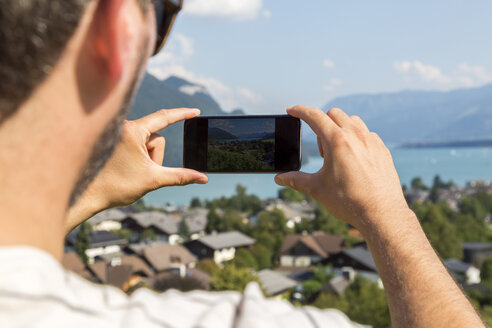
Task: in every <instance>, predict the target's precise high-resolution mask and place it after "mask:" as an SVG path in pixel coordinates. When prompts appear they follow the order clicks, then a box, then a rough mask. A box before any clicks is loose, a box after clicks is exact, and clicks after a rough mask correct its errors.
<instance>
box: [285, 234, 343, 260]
mask: <svg viewBox="0 0 492 328" xmlns="http://www.w3.org/2000/svg"><path fill="white" fill-rule="evenodd" d="M342 245H343V237H341V236H338V235H327V234H325V233H323V232H316V233H314V234H312V235H302V234H294V235H287V236H286V237H285V239H284V243H283V245H282V248H281V251H280V265H281V266H294V267H306V266H310V265H313V264H316V263H319V262H321V261H323V260H326V259H328V258H329V257H331V256H333V255H334V254H338V253H339V252H340V251H341V250H342Z"/></svg>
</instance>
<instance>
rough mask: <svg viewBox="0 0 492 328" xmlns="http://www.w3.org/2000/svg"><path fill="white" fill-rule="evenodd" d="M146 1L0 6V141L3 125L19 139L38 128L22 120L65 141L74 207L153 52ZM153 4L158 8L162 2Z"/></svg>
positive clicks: (61, 0)
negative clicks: (32, 121) (32, 120)
mask: <svg viewBox="0 0 492 328" xmlns="http://www.w3.org/2000/svg"><path fill="white" fill-rule="evenodd" d="M151 3H152V1H151V0H18V1H8V2H7V3H5V4H2V6H0V31H2V33H0V42H1V44H2V45H3V46H2V47H1V48H0V138H1V132H2V128H5V130H7V129H8V125H12V126H14V125H15V126H17V128H16V129H13V130H14V131H19V133H25V131H26V130H29V129H31V128H32V129H36V127H35V126H29V121H27V120H25V119H24V120H23V121H22V116H23V114H25V115H26V116H30V117H38V118H40V119H39V120H36V123H39V125H43V127H44V128H45V129H43V131H40V132H41V133H42V134H44V136H39V137H43V138H45V141H46V140H49V142H50V143H53V142H57V141H62V142H60V143H63V141H65V142H66V145H65V147H67V148H66V153H65V156H66V157H70V156H72V161H71V162H72V166H73V168H74V169H75V171H78V176H76V180H75V181H72V182H74V185H73V188H72V193H71V196H70V198H69V202H70V203H71V204H73V203H74V202H75V201H76V199H77V197H78V196H79V195H80V194H81V193H82V192H83V190H84V189H85V187H86V186H87V185H88V184H89V182H90V181H91V180H92V179H93V178H94V177H95V175H96V174H97V172H98V171H99V170H100V169H101V168H102V166H103V165H104V163H105V162H106V160H107V158H108V157H109V156H110V155H111V153H112V150H113V148H114V146H115V144H116V143H117V141H118V139H119V133H120V128H121V125H122V123H123V121H124V118H125V117H126V114H127V112H128V109H129V107H130V105H131V100H132V96H133V94H134V91H135V89H136V88H137V86H138V81H139V78H140V76H141V73H142V71H143V67H144V66H145V63H146V61H147V59H148V57H149V56H150V55H151V54H152V53H153V51H154V50H155V42H154V40H155V38H156V33H155V30H156V28H155V17H154V9H153V5H152V4H151ZM154 3H155V4H158V6H156V7H160V6H161V5H162V3H163V2H162V1H154ZM157 9H158V10H161V9H162V8H157ZM157 18H158V20H159V18H162V16H159V15H157ZM158 23H160V22H158ZM163 23H164V25H165V22H163ZM161 27H165V26H163V25H162V24H161ZM57 105H58V106H57ZM60 105H61V106H64V108H60ZM61 117H62V118H61ZM60 118H61V119H60ZM22 124H23V126H22ZM19 125H20V126H21V127H23V128H25V129H19V128H18V127H19ZM67 131H70V132H71V133H70V134H67V133H66V132H67ZM60 132H62V134H63V137H62V136H61V135H60V134H59V133H60ZM57 133H58V134H57ZM50 134H51V135H50ZM34 137H38V136H34ZM50 137H51V138H50ZM61 138H63V140H60V139H61ZM69 139H71V140H69ZM33 146H34V143H33ZM72 147H73V148H72ZM50 149H51V148H50V147H47V148H46V149H44V150H46V152H45V154H46V155H48V156H52V157H53V158H56V157H57V156H61V154H56V153H51V154H49V153H48V152H49V150H50ZM13 155H14V156H15V155H16V154H13ZM69 159H70V158H65V160H67V161H68V160H69ZM59 161H60V162H62V161H63V160H62V159H61V158H59ZM67 164H68V163H67ZM80 172H81V173H80ZM67 173H68V172H67ZM65 178H69V177H65ZM72 178H73V177H72Z"/></svg>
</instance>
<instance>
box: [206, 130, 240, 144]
mask: <svg viewBox="0 0 492 328" xmlns="http://www.w3.org/2000/svg"><path fill="white" fill-rule="evenodd" d="M224 139H229V140H232V139H237V136H235V135H233V134H230V133H229V132H227V131H224V130H222V129H220V128H209V129H208V140H211V141H217V140H224Z"/></svg>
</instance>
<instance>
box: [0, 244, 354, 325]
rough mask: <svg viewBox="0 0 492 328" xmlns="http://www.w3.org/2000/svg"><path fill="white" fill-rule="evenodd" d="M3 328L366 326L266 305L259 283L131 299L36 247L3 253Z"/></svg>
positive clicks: (338, 316) (143, 292)
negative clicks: (241, 289) (234, 288)
mask: <svg viewBox="0 0 492 328" xmlns="http://www.w3.org/2000/svg"><path fill="white" fill-rule="evenodd" d="M0 327H2V328H10V327H15V328H17V327H29V328H34V327H46V328H48V327H49V328H55V327H67V328H75V327H84V328H97V327H105V328H108V327H120V328H126V327H138V328H147V327H176V328H187V327H198V328H205V327H210V328H212V327H213V328H222V327H238V328H246V327H254V328H263V327H265V328H266V327H268V328H275V327H282V328H283V327H296V328H299V327H337V328H338V327H340V328H342V327H346V328H353V327H361V326H360V325H357V324H354V323H352V322H351V321H350V320H349V319H348V318H347V317H346V316H345V315H344V314H343V313H341V312H339V311H337V310H318V309H315V308H313V307H303V308H296V307H294V306H292V305H291V304H290V303H288V302H286V301H280V300H276V299H266V298H264V297H263V295H262V293H261V291H260V289H259V287H258V285H257V284H255V283H252V284H250V285H248V287H247V288H246V290H245V291H244V293H243V294H241V293H237V292H220V293H217V292H205V291H193V292H188V293H182V292H179V291H176V290H170V291H167V292H165V293H162V294H157V293H155V292H153V291H150V290H148V289H145V288H142V289H139V290H137V291H136V292H135V293H133V294H132V296H127V295H126V294H125V293H123V292H122V291H120V290H119V289H117V288H114V287H109V286H102V285H96V284H93V283H91V282H89V281H87V280H85V279H83V278H81V277H79V276H77V275H76V274H74V273H71V272H70V271H67V270H65V269H64V268H63V267H62V266H61V265H60V264H59V263H58V262H57V261H56V259H54V258H53V257H52V256H51V255H50V254H48V253H46V252H44V251H41V250H39V249H36V248H31V247H0Z"/></svg>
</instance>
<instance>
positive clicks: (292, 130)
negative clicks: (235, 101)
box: [183, 115, 301, 173]
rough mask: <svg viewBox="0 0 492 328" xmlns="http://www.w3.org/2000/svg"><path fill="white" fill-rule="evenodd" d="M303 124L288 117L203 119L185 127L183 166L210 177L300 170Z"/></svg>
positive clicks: (200, 118) (199, 118)
mask: <svg viewBox="0 0 492 328" xmlns="http://www.w3.org/2000/svg"><path fill="white" fill-rule="evenodd" d="M300 147H301V123H300V121H299V119H296V118H294V117H291V116H288V115H256V116H253V115H251V116H246V115H245V116H208V117H207V116H203V117H197V118H194V119H190V120H187V121H186V122H185V125H184V140H183V164H184V167H186V168H192V169H195V170H199V171H204V172H210V173H236V172H237V173H273V172H284V171H293V170H299V168H300V166H301V149H300Z"/></svg>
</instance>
